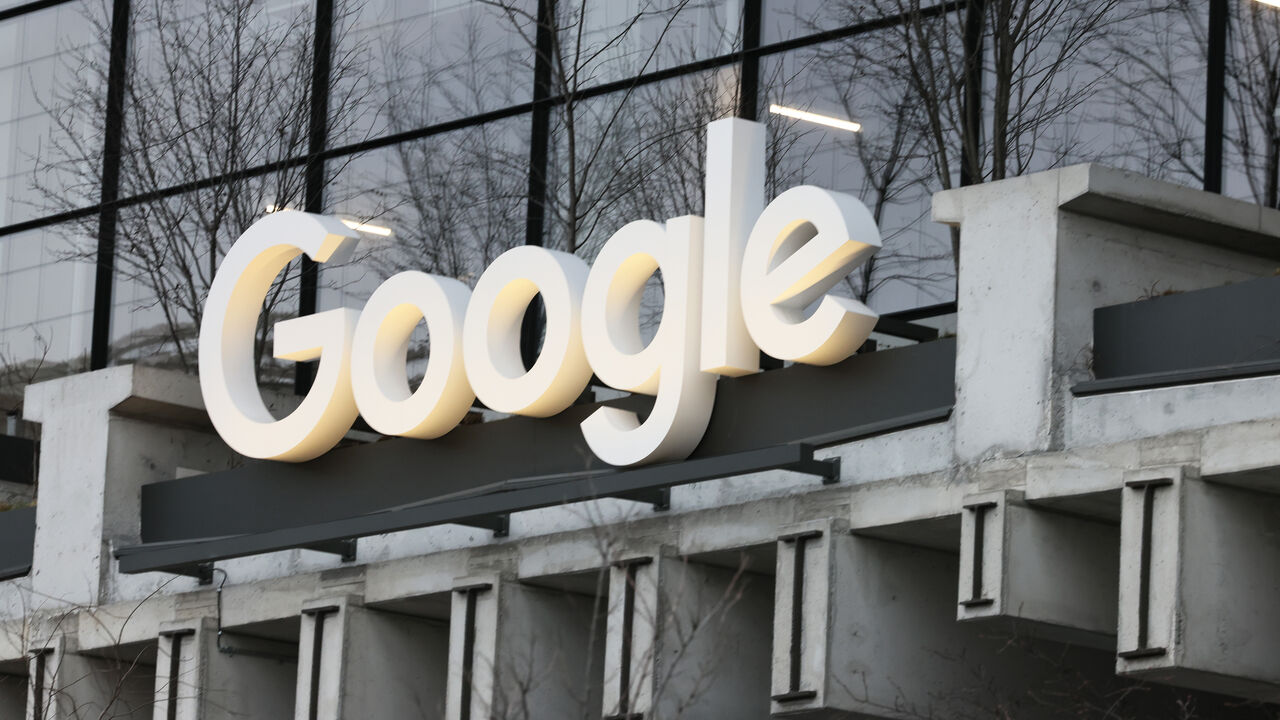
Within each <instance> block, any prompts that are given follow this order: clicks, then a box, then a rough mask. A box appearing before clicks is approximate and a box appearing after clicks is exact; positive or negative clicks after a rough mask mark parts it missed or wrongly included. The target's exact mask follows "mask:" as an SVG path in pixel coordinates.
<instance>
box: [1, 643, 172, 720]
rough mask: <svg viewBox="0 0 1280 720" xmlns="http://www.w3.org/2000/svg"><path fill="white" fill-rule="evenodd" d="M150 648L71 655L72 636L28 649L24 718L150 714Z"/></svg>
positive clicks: (152, 674) (138, 716)
mask: <svg viewBox="0 0 1280 720" xmlns="http://www.w3.org/2000/svg"><path fill="white" fill-rule="evenodd" d="M154 650H155V648H154V646H150V645H143V646H138V645H131V646H122V647H119V648H116V651H117V653H116V654H115V655H114V656H111V657H106V656H97V655H85V654H82V653H79V652H77V651H76V642H75V638H74V637H72V636H68V635H57V636H54V637H51V638H49V639H48V640H45V641H43V642H39V643H35V644H33V645H32V653H31V660H30V665H29V670H28V672H29V675H30V676H31V677H32V678H34V681H33V682H32V685H31V692H30V693H29V694H28V699H27V710H26V717H27V720H48V719H49V718H58V719H59V720H61V719H63V718H66V719H68V720H78V719H79V718H99V717H113V718H132V719H134V720H142V719H143V718H146V717H148V716H150V715H151V712H152V702H153V697H152V690H153V685H154V684H155V667H154V665H152V664H151V661H152V660H153V659H154Z"/></svg>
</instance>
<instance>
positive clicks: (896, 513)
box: [0, 165, 1280, 720]
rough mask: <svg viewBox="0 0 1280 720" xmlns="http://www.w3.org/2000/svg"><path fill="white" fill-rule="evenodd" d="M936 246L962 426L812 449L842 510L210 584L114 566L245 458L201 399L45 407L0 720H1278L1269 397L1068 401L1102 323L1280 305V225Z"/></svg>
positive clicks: (451, 548)
mask: <svg viewBox="0 0 1280 720" xmlns="http://www.w3.org/2000/svg"><path fill="white" fill-rule="evenodd" d="M934 218H935V219H936V220H937V221H939V222H943V223H948V224H952V225H957V226H959V227H960V228H961V232H962V237H963V252H962V253H961V266H960V271H959V288H958V318H957V336H958V345H957V362H956V403H955V410H954V412H953V414H952V416H951V417H950V418H949V419H948V420H946V421H944V422H938V423H933V424H928V425H924V426H920V427H916V428H912V429H907V430H901V431H896V432H891V433H886V434H882V435H878V436H874V437H870V438H866V439H862V440H858V441H856V442H850V443H844V444H838V445H833V446H829V447H825V448H822V449H821V450H820V451H819V456H820V457H839V458H840V459H841V468H842V476H841V478H840V481H839V482H838V483H835V484H832V485H823V484H821V483H820V481H818V480H817V479H814V478H812V477H810V476H803V475H795V474H789V473H785V472H767V473H757V474H753V475H747V476H740V477H731V478H725V479H722V480H713V481H707V482H703V483H698V484H695V485H690V486H685V487H677V488H673V489H672V491H671V509H670V510H666V511H662V512H655V511H653V510H651V509H650V508H649V506H647V505H643V504H639V503H633V502H627V501H623V500H598V501H592V502H587V503H580V504H577V505H572V506H563V507H556V508H548V509H544V510H537V511H529V512H525V513H517V514H515V515H513V516H512V518H511V531H510V534H509V536H507V537H502V538H496V537H493V535H492V533H490V532H487V531H483V530H479V529H476V528H470V527H462V526H441V527H434V528H425V529H421V530H413V531H407V532H401V533H395V534H393V535H387V536H377V537H370V538H362V539H360V541H359V554H358V557H357V560H356V561H354V562H351V563H343V562H341V561H340V560H339V559H338V558H337V557H336V556H333V555H327V554H323V553H317V552H313V551H310V550H301V549H299V550H291V551H286V552H277V553H270V554H265V555H260V556H255V557H250V558H241V559H236V560H228V561H222V562H219V563H218V564H217V566H216V570H215V573H214V582H213V584H212V585H205V586H201V585H199V584H198V583H197V581H196V580H195V579H192V578H187V577H175V576H170V575H166V574H160V573H150V574H141V575H122V574H120V573H119V572H118V570H117V568H116V566H115V561H114V559H113V557H112V550H113V548H116V547H120V546H122V545H126V544H134V543H137V542H139V541H140V516H139V498H138V492H139V487H140V486H141V485H142V484H143V483H149V482H159V481H163V480H166V479H170V478H174V477H177V476H179V475H180V474H187V473H190V472H208V471H213V470H218V469H223V468H227V467H231V466H233V465H234V464H235V463H237V462H238V459H237V458H235V457H234V456H233V455H232V454H231V453H230V452H229V451H228V450H226V448H225V447H224V446H222V444H221V442H220V441H219V440H218V439H217V437H216V436H215V435H213V434H212V432H211V430H210V429H209V428H208V425H207V419H205V418H204V417H203V413H202V410H201V402H200V395H199V391H198V387H197V384H196V382H195V380H194V379H193V378H188V377H184V376H178V375H173V374H169V373H165V372H161V371H156V370H150V369H146V368H141V367H116V368H111V369H108V370H104V371H100V372H97V373H91V374H86V375H80V376H75V377H70V378H65V379H62V380H57V381H52V382H48V383H44V384H41V385H36V386H33V387H31V388H30V389H29V390H28V392H27V399H26V413H27V418H28V419H29V420H32V421H34V422H39V423H41V425H42V437H43V440H42V454H41V459H40V491H39V506H38V507H39V510H38V514H37V530H36V533H37V534H36V543H35V555H34V561H33V569H32V572H31V574H30V576H29V577H26V578H20V579H17V580H10V581H5V582H3V583H0V673H3V674H4V675H6V676H9V677H11V678H18V682H20V683H21V685H17V684H15V683H12V682H11V683H8V684H0V718H22V717H25V718H29V719H31V718H49V717H57V718H98V717H135V718H141V717H148V716H149V717H153V718H156V719H157V720H160V719H164V718H180V719H182V720H197V719H200V720H213V719H215V718H218V719H220V718H231V717H239V718H246V717H247V718H263V719H265V718H286V717H290V716H292V717H295V718H298V719H299V720H308V719H310V718H323V719H326V720H333V719H337V718H351V719H355V718H448V719H449V720H468V719H469V720H479V719H480V718H490V717H494V718H530V719H539V720H540V719H542V718H547V719H550V718H572V717H580V718H639V717H644V718H661V719H664V720H666V719H672V718H722V717H742V718H766V717H770V716H775V717H797V718H932V717H940V718H970V717H972V718H990V717H1016V718H1054V717H1116V718H1130V717H1134V718H1137V717H1142V718H1169V717H1203V718H1217V717H1273V716H1274V710H1273V709H1271V708H1267V707H1265V706H1263V705H1260V704H1259V703H1270V702H1280V604H1277V603H1276V602H1275V601H1274V598H1275V597H1276V596H1277V594H1278V593H1280V539H1278V538H1280V536H1278V535H1277V533H1276V532H1275V530H1274V523H1275V522H1276V518H1277V517H1280V515H1278V514H1277V513H1278V511H1280V494H1277V491H1278V490H1280V442H1277V440H1278V439H1280V378H1278V377H1275V376H1262V377H1253V378H1247V379H1237V380H1225V381H1211V382H1202V383H1198V384H1185V385H1175V386H1170V387H1162V388H1156V389H1150V390H1133V391H1125V392H1115V393H1109V394H1100V395H1092V396H1087V397H1086V396H1081V397H1077V396H1075V395H1073V394H1072V392H1071V386H1072V385H1074V384H1075V383H1077V382H1080V381H1082V380H1086V379H1089V377H1090V373H1089V353H1090V345H1091V341H1092V310H1093V309H1094V308H1096V307H1100V306H1103V305H1108V304H1114V303H1119V302H1127V301H1132V300H1136V299H1139V298H1140V297H1143V296H1144V294H1150V293H1151V292H1152V289H1153V288H1163V289H1169V288H1172V289H1176V290H1184V291H1185V290H1194V289H1199V288H1207V287H1214V286H1217V285H1222V284H1226V283H1231V282H1237V281H1241V280H1246V279H1251V278H1255V277H1262V276H1268V275H1271V274H1272V273H1273V272H1274V271H1275V269H1276V265H1277V260H1275V259H1274V258H1275V257H1276V249H1275V247H1273V246H1274V245H1275V244H1276V243H1280V212H1276V211H1271V210H1265V209H1261V208H1259V207H1258V206H1255V205H1248V204H1245V203H1240V202H1236V201H1232V200H1229V199H1225V198H1222V197H1220V196H1216V195H1210V194H1205V193H1200V192H1196V191H1192V190H1187V189H1185V188H1179V187H1174V186H1170V185H1165V184H1162V183H1157V182H1154V181H1151V180H1147V179H1145V178H1141V177H1137V176H1133V175H1129V174H1126V173H1121V172H1118V171H1113V170H1108V169H1106V168H1102V167H1098V166H1092V165H1085V166H1076V167H1071V168H1066V169H1063V170H1058V171H1053V172H1048V173H1041V174H1038V175H1033V176H1029V177H1024V178H1017V179H1012V180H1007V181H1002V182H997V183H991V184H987V185H981V186H976V187H972V188H965V189H961V190H954V191H948V192H945V193H941V194H939V195H938V196H936V197H935V203H934ZM845 400H846V399H841V401H845ZM847 401H848V402H856V401H857V399H856V398H848V399H847ZM761 421H762V422H767V418H762V419H761ZM352 481H353V482H362V481H364V480H363V479H359V478H353V479H352ZM17 688H25V692H24V691H23V690H22V689H17ZM1188 704H1189V705H1188ZM1188 706H1190V707H1192V708H1194V713H1193V714H1187V713H1185V712H1184V713H1183V714H1182V715H1178V714H1177V713H1178V712H1181V711H1180V710H1179V708H1182V709H1184V710H1185V708H1187V707H1188ZM1099 708H1104V709H1105V708H1109V709H1108V710H1105V711H1104V710H1103V709H1099ZM37 713H39V714H37ZM1268 713H1270V714H1268Z"/></svg>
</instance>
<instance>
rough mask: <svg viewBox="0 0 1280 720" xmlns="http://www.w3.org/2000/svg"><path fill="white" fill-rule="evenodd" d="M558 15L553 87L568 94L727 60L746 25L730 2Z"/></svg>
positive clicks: (654, 0)
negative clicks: (724, 57)
mask: <svg viewBox="0 0 1280 720" xmlns="http://www.w3.org/2000/svg"><path fill="white" fill-rule="evenodd" d="M557 13H558V17H557V21H556V22H557V29H558V31H559V37H560V42H559V44H558V46H557V49H558V55H557V57H556V60H557V62H556V63H554V66H555V67H556V68H557V70H556V71H555V74H556V78H555V82H554V86H555V87H556V88H561V89H564V90H567V91H574V90H579V89H582V88H587V87H591V86H593V85H601V84H604V83H609V82H614V81H618V80H626V79H627V78H630V77H634V76H636V75H641V74H644V73H649V72H653V71H655V70H662V69H666V68H670V67H676V66H678V65H683V64H686V63H690V62H694V61H696V60H702V59H705V58H709V57H716V56H719V55H728V54H730V53H732V52H734V51H735V50H736V49H737V48H738V47H739V35H740V32H739V29H740V28H741V26H742V18H741V6H740V3H737V2H732V1H730V0H692V1H685V2H675V1H673V0H615V1H613V2H573V3H563V4H561V5H559V6H558V8H557Z"/></svg>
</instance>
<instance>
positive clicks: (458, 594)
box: [445, 576, 604, 720]
mask: <svg viewBox="0 0 1280 720" xmlns="http://www.w3.org/2000/svg"><path fill="white" fill-rule="evenodd" d="M597 606H598V601H597V599H596V598H594V597H591V596H587V595H579V594H576V593H571V592H566V591H559V590H552V589H548V588H543V587H535V586H531V585H525V584H522V583H520V582H519V581H517V580H515V579H514V578H509V577H502V576H487V577H472V578H467V579H465V580H460V581H459V582H458V583H457V585H456V589H455V590H454V593H453V600H452V609H451V612H450V620H449V671H448V695H447V699H448V702H447V703H446V706H445V717H446V718H448V720H489V718H519V719H520V720H562V719H563V718H580V717H590V716H591V715H593V714H595V713H596V712H599V707H600V667H601V663H602V657H601V656H602V654H603V648H604V642H603V640H604V634H603V620H602V619H601V618H599V617H598V614H599V612H598V607H597Z"/></svg>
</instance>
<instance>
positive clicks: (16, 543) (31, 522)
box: [0, 507, 36, 580]
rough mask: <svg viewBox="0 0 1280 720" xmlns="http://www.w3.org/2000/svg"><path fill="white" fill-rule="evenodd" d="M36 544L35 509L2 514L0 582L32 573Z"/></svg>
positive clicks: (0, 515)
mask: <svg viewBox="0 0 1280 720" xmlns="http://www.w3.org/2000/svg"><path fill="white" fill-rule="evenodd" d="M35 542H36V509H35V508H34V507H25V508H17V509H14V510H6V511H4V512H0V580H10V579H12V578H16V577H22V576H23V575H26V574H27V573H29V572H31V555H32V553H33V552H34V549H35Z"/></svg>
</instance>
